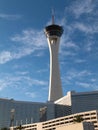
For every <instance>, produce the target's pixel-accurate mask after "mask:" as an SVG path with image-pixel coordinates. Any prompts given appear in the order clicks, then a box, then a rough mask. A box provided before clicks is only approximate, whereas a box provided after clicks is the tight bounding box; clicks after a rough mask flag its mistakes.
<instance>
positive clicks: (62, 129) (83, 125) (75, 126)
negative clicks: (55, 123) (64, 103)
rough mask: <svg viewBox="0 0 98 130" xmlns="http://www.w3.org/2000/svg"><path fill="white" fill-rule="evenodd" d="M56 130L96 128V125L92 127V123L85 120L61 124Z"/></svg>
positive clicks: (87, 129) (92, 129)
mask: <svg viewBox="0 0 98 130" xmlns="http://www.w3.org/2000/svg"><path fill="white" fill-rule="evenodd" d="M56 130H94V127H92V125H91V124H89V123H86V122H84V123H76V124H70V125H65V126H61V127H58V128H56Z"/></svg>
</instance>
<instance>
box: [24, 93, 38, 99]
mask: <svg viewBox="0 0 98 130" xmlns="http://www.w3.org/2000/svg"><path fill="white" fill-rule="evenodd" d="M25 94H26V95H27V96H29V97H31V98H36V97H37V96H38V94H36V93H34V92H26V93H25Z"/></svg>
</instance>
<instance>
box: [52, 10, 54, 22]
mask: <svg viewBox="0 0 98 130" xmlns="http://www.w3.org/2000/svg"><path fill="white" fill-rule="evenodd" d="M52 24H54V9H52Z"/></svg>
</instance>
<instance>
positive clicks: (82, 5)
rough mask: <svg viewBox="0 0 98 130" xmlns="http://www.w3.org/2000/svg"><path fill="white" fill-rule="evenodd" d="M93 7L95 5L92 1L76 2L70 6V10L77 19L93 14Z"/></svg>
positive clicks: (78, 0) (80, 0) (79, 0)
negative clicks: (83, 15)
mask: <svg viewBox="0 0 98 130" xmlns="http://www.w3.org/2000/svg"><path fill="white" fill-rule="evenodd" d="M95 6H96V3H94V0H76V1H75V2H73V4H72V5H71V7H70V10H71V12H72V13H74V14H75V16H76V18H78V17H79V16H81V15H82V14H88V13H91V12H93V10H94V7H95Z"/></svg>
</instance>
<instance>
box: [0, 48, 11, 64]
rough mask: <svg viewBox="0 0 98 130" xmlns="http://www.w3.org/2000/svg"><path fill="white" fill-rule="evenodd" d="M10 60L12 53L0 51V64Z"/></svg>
mask: <svg viewBox="0 0 98 130" xmlns="http://www.w3.org/2000/svg"><path fill="white" fill-rule="evenodd" d="M10 60H12V54H11V52H9V51H2V52H1V53H0V64H4V63H6V62H8V61H10Z"/></svg>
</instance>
